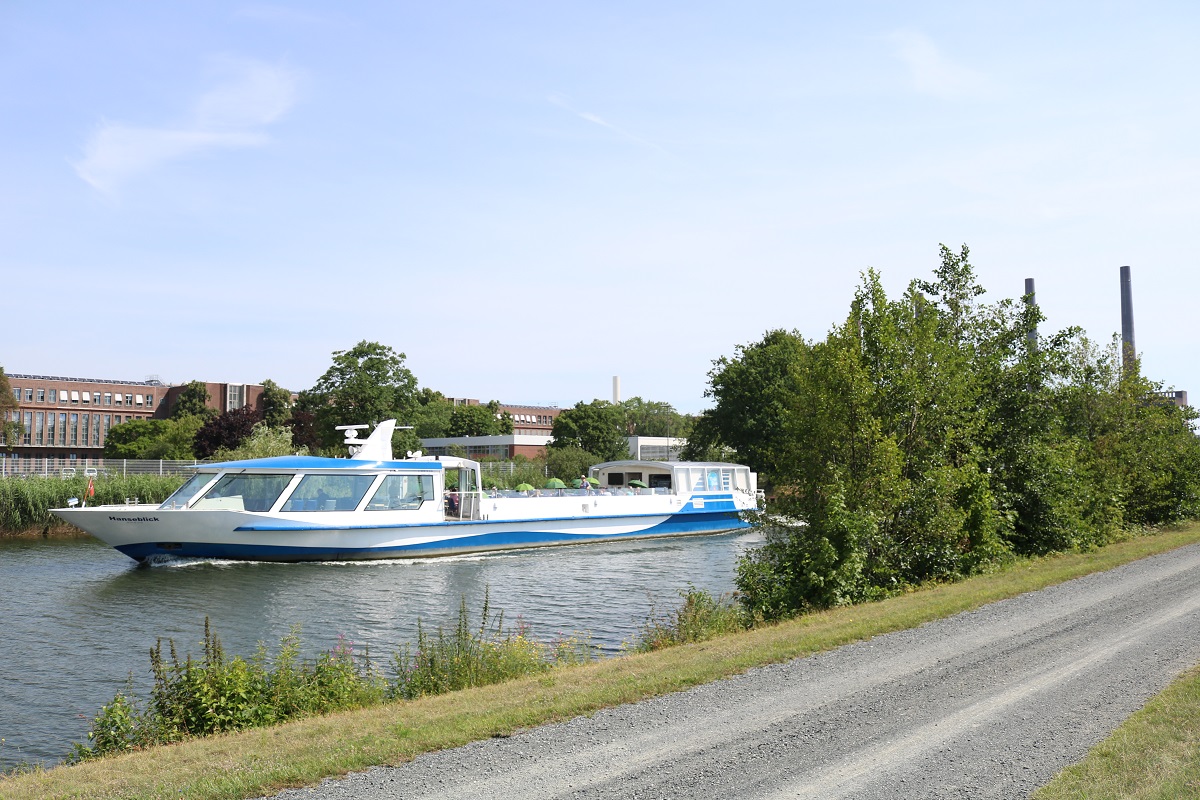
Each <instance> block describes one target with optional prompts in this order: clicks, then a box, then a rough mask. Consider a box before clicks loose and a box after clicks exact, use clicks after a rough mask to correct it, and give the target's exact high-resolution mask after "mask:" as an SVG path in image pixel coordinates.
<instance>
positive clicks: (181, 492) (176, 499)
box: [159, 472, 216, 509]
mask: <svg viewBox="0 0 1200 800" xmlns="http://www.w3.org/2000/svg"><path fill="white" fill-rule="evenodd" d="M215 477H216V475H214V474H213V473H211V472H197V473H196V474H195V475H193V476H192V477H190V478H188V479H187V482H186V483H184V484H183V486H180V487H179V488H178V489H176V490H175V491H174V492H173V493H172V494H171V496H170V497H168V498H167V499H166V500H164V501H163V504H162V505H161V506H159V508H160V509H168V508H183V507H184V506H186V505H187V502H188V500H191V499H192V497H194V496H195V494H196V492H198V491H200V489H202V488H203V487H204V486H205V484H207V483H208V482H209V481H211V480H212V479H213V478H215Z"/></svg>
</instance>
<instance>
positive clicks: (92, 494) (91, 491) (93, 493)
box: [87, 478, 96, 497]
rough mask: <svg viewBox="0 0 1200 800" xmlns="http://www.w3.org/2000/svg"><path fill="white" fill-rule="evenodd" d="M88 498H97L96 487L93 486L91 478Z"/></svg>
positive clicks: (89, 479)
mask: <svg viewBox="0 0 1200 800" xmlns="http://www.w3.org/2000/svg"><path fill="white" fill-rule="evenodd" d="M87 496H88V497H95V496H96V487H95V486H93V485H92V479H91V478H88V488H87Z"/></svg>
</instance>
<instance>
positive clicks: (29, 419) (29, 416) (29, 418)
mask: <svg viewBox="0 0 1200 800" xmlns="http://www.w3.org/2000/svg"><path fill="white" fill-rule="evenodd" d="M23 439H24V441H25V444H33V412H32V411H26V412H25V435H24V437H23Z"/></svg>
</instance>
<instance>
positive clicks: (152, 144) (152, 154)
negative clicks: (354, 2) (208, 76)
mask: <svg viewBox="0 0 1200 800" xmlns="http://www.w3.org/2000/svg"><path fill="white" fill-rule="evenodd" d="M214 76H215V78H216V85H215V86H214V87H213V88H212V89H209V90H208V91H206V92H204V93H203V94H201V95H200V96H199V97H198V98H197V99H196V101H195V102H194V103H193V104H192V109H191V113H190V114H189V117H188V120H187V121H186V122H185V123H184V124H182V125H178V126H171V127H143V126H136V125H127V124H124V123H120V122H107V121H106V122H102V123H100V125H98V126H97V127H96V129H95V130H94V131H93V132H92V135H91V137H89V139H88V141H87V143H86V144H85V145H84V155H83V159H82V160H80V161H77V162H74V163H73V166H74V168H75V172H76V174H78V175H79V177H80V178H82V179H83V180H84V181H86V182H87V183H89V184H90V185H92V186H93V187H95V188H96V189H98V190H100V191H102V192H113V191H115V190H116V189H117V188H119V187H120V186H121V184H123V183H124V182H126V181H127V180H129V179H130V178H132V177H133V176H135V175H139V174H143V173H146V172H149V171H150V170H153V169H154V168H156V167H159V166H161V165H163V164H166V163H168V162H170V161H175V160H178V159H180V158H185V157H188V156H191V155H195V154H198V153H203V152H206V151H210V150H217V149H221V148H243V147H261V146H263V145H265V144H266V143H267V142H268V141H270V138H269V137H268V136H267V133H266V131H265V130H264V129H265V127H266V126H267V125H270V124H271V123H273V122H275V121H277V120H278V119H279V118H280V117H282V116H283V115H284V114H285V113H287V111H288V109H290V108H291V107H292V106H293V105H294V104H295V102H296V85H297V76H296V73H295V72H294V71H292V70H290V69H287V68H285V67H280V66H274V65H270V64H264V63H262V62H258V61H249V60H235V59H227V58H225V59H218V60H216V61H215V62H214Z"/></svg>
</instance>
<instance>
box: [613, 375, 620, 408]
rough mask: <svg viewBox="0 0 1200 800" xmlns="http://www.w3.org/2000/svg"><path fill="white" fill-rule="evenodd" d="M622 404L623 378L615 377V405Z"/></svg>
mask: <svg viewBox="0 0 1200 800" xmlns="http://www.w3.org/2000/svg"><path fill="white" fill-rule="evenodd" d="M620 404H621V376H620V375H613V405H614V406H616V405H620Z"/></svg>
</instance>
